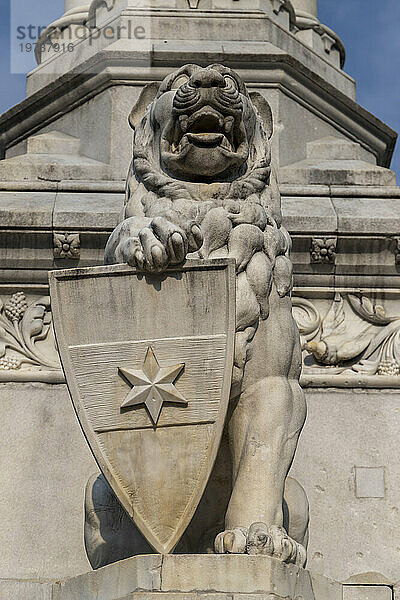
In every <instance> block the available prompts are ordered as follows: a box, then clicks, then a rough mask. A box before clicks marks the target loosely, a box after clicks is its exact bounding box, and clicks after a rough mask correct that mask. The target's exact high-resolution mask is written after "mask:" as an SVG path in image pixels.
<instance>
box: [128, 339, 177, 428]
mask: <svg viewBox="0 0 400 600" xmlns="http://www.w3.org/2000/svg"><path fill="white" fill-rule="evenodd" d="M184 367H185V363H179V364H177V365H173V366H170V367H161V366H160V364H159V362H158V360H157V358H156V356H155V354H154V351H153V348H151V346H149V347H148V348H147V352H146V357H145V359H144V362H143V366H142V369H141V370H140V371H137V370H134V369H123V368H122V367H118V371H119V372H120V373H121V374H122V375H123V376H124V377H125V379H127V380H128V381H129V383H131V384H132V385H133V388H132V389H131V391H130V392H129V393H128V395H127V397H126V398H125V400H124V401H123V403H122V404H121V408H126V407H128V406H135V405H137V404H144V405H145V406H146V408H147V410H148V411H149V414H150V417H151V420H152V421H153V423H154V424H155V425H156V424H157V421H158V418H159V416H160V412H161V409H162V405H163V403H164V402H178V403H179V404H185V405H187V400H186V398H185V397H184V396H182V394H181V393H180V392H179V391H178V390H177V389H176V387H175V386H174V381H175V380H176V378H177V377H178V375H179V374H180V373H181V372H182V370H183V368H184Z"/></svg>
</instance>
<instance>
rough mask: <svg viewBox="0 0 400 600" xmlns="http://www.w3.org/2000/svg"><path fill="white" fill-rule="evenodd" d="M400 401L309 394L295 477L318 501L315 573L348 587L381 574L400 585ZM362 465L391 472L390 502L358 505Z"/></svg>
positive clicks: (313, 527)
mask: <svg viewBox="0 0 400 600" xmlns="http://www.w3.org/2000/svg"><path fill="white" fill-rule="evenodd" d="M350 385H351V384H350ZM399 400H400V395H399V390H398V389H392V390H382V391H379V390H366V389H349V388H348V387H347V388H346V389H344V390H342V391H341V390H338V389H336V390H335V389H333V388H331V389H309V390H307V405H308V415H307V421H306V425H305V427H304V430H303V433H302V436H301V438H300V442H299V446H298V449H297V453H296V458H295V461H294V464H293V467H292V469H291V475H293V477H295V478H296V479H297V480H298V481H300V483H301V484H302V485H303V486H304V488H305V490H306V492H307V496H308V499H309V502H310V543H309V547H308V564H307V568H309V569H310V571H311V572H312V573H317V574H321V575H324V576H325V577H331V578H332V579H335V580H336V581H345V580H347V579H348V578H349V577H350V576H356V575H358V574H360V573H368V572H372V571H374V572H378V573H382V575H383V576H385V577H386V579H387V580H389V581H396V580H397V577H398V551H397V550H396V544H395V543H393V540H394V539H396V538H397V535H398V531H399V530H398V516H397V515H398V511H399V510H400V499H399V494H398V489H400V488H399V486H400V476H399V469H398V464H399V461H400V455H399V450H398V448H397V446H396V445H393V443H392V441H391V440H392V439H393V436H395V435H396V431H397V429H398V428H399V426H400V410H399ZM333 430H334V431H335V435H332V433H331V432H332V431H333ZM359 465H362V466H363V467H372V468H378V467H382V466H384V467H385V475H386V497H385V498H357V496H356V483H355V469H354V468H355V467H357V466H359ZM338 507H340V509H338ZM338 515H342V516H343V518H341V519H338ZM349 532H351V535H350V534H349ZM343 540H345V542H343Z"/></svg>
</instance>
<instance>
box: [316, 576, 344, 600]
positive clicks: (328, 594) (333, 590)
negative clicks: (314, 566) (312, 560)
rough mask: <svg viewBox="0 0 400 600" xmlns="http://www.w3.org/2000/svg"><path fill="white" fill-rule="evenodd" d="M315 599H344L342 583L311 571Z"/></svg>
mask: <svg viewBox="0 0 400 600" xmlns="http://www.w3.org/2000/svg"><path fill="white" fill-rule="evenodd" d="M310 577H311V585H312V589H313V592H314V596H315V600H342V593H343V592H342V587H343V586H342V584H341V583H338V582H337V581H333V579H328V578H327V577H322V575H318V574H316V573H314V572H312V571H310Z"/></svg>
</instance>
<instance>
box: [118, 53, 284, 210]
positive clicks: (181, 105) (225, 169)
mask: <svg viewBox="0 0 400 600" xmlns="http://www.w3.org/2000/svg"><path fill="white" fill-rule="evenodd" d="M129 121H130V124H131V126H132V128H133V129H134V130H135V138H134V152H133V162H132V169H131V173H130V176H129V177H128V194H127V202H128V203H129V200H130V199H131V198H132V196H133V195H134V194H135V197H136V200H139V198H140V200H141V202H142V204H143V206H144V209H145V214H147V211H148V201H151V202H150V203H152V200H154V195H156V196H158V197H163V198H165V199H166V200H168V199H170V200H171V201H175V204H176V200H184V199H186V200H188V199H189V200H197V201H204V200H205V199H206V198H207V196H209V191H208V190H207V188H208V187H209V186H210V184H212V187H213V193H212V196H213V198H215V199H216V198H217V197H218V199H219V200H220V201H223V200H224V198H235V199H240V198H241V199H246V198H248V197H250V196H253V198H252V200H253V201H254V199H255V196H254V195H255V194H256V195H257V196H258V198H259V202H260V203H261V204H263V206H264V208H265V210H266V211H267V213H268V214H270V215H271V216H272V217H273V218H274V219H275V220H276V221H280V199H279V194H278V193H277V190H275V191H274V190H272V191H271V189H272V188H273V186H274V182H273V181H272V178H271V165H270V162H271V153H270V144H269V139H270V137H271V135H272V113H271V109H270V107H269V104H268V102H267V101H266V100H265V98H264V97H263V96H261V94H259V93H258V92H251V93H249V92H248V91H247V89H246V86H245V84H244V83H243V81H242V80H241V78H240V77H239V75H238V74H237V73H235V72H234V71H233V70H232V69H229V68H228V67H225V66H223V65H219V64H213V65H210V66H208V67H204V68H203V67H200V66H198V65H192V64H190V65H185V66H183V67H181V68H180V69H179V70H177V71H175V72H174V73H172V74H170V75H168V76H167V77H166V78H165V79H164V81H163V82H162V83H161V84H159V83H152V84H149V85H148V86H146V87H145V88H144V89H143V91H142V93H141V95H140V97H139V99H138V101H137V103H136V104H135V106H134V107H133V109H132V112H131V114H130V117H129ZM215 186H217V191H215ZM149 194H150V196H151V197H150V198H149V196H148V195H149ZM146 196H147V198H146ZM127 214H129V211H128V212H127V213H126V216H127Z"/></svg>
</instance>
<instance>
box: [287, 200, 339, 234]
mask: <svg viewBox="0 0 400 600" xmlns="http://www.w3.org/2000/svg"><path fill="white" fill-rule="evenodd" d="M282 214H283V219H284V224H285V227H287V229H289V231H290V232H291V233H292V234H293V233H297V232H301V233H307V232H318V233H324V232H327V233H332V232H333V231H336V229H337V216H336V212H335V209H334V207H333V205H332V201H331V199H330V198H326V197H325V198H324V197H304V196H303V197H299V196H286V197H283V198H282Z"/></svg>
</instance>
